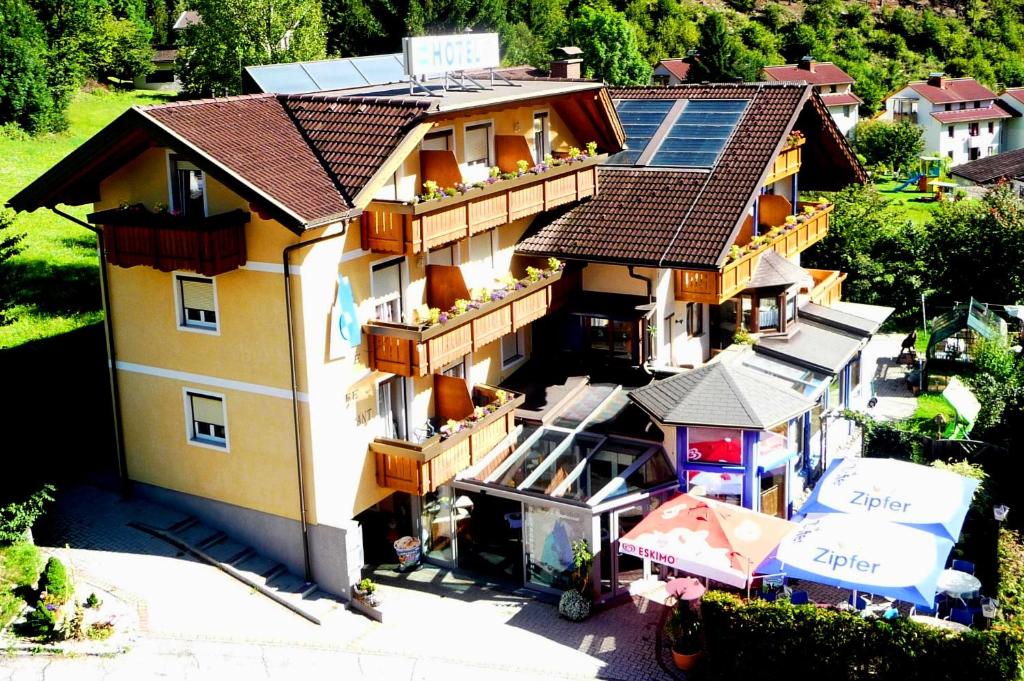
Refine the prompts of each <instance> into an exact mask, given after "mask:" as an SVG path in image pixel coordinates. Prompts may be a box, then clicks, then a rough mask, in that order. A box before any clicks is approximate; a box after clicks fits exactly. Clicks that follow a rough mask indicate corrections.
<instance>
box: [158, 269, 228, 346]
mask: <svg viewBox="0 0 1024 681" xmlns="http://www.w3.org/2000/svg"><path fill="white" fill-rule="evenodd" d="M180 277H185V278H186V279H208V280H209V281H210V285H211V286H213V313H214V314H215V315H216V316H217V321H216V322H214V323H213V325H212V326H206V324H207V322H199V323H198V324H188V323H186V320H185V301H184V300H183V299H182V296H181V284H179V283H178V280H179V278H180ZM171 286H172V287H173V288H174V325H175V326H176V327H177V329H178V331H188V332H189V333H205V334H206V335H208V336H219V335H220V327H221V322H222V321H223V318H222V317H221V313H220V300H219V298H218V297H217V278H216V277H206V276H203V275H202V274H197V273H196V272H188V271H185V270H177V271H175V272H172V273H171Z"/></svg>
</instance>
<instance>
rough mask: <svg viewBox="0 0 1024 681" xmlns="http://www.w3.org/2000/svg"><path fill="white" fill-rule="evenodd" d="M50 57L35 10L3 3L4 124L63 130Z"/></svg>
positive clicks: (0, 80)
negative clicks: (52, 87) (49, 67)
mask: <svg viewBox="0 0 1024 681" xmlns="http://www.w3.org/2000/svg"><path fill="white" fill-rule="evenodd" d="M47 55H48V50H47V46H46V37H45V33H44V32H43V27H42V25H41V24H40V23H39V21H38V20H37V19H36V17H35V15H34V14H33V12H32V8H31V7H29V6H28V4H27V3H25V2H24V0H0V124H4V123H14V124H16V125H18V126H21V127H22V128H24V129H25V130H27V131H29V132H40V131H46V130H52V129H54V128H58V127H60V125H61V121H62V118H61V116H60V112H59V110H58V109H57V107H56V106H55V105H54V101H53V93H52V92H51V91H50V88H49V86H48V83H47V68H46V67H47V63H46V59H47ZM0 224H3V223H0ZM3 226H5V227H6V226H7V225H6V224H3Z"/></svg>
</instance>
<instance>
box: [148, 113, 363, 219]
mask: <svg viewBox="0 0 1024 681" xmlns="http://www.w3.org/2000/svg"><path fill="white" fill-rule="evenodd" d="M142 113H143V114H144V115H145V116H147V117H149V118H152V119H153V120H155V121H156V122H157V123H159V124H160V125H161V126H163V127H164V128H165V129H166V130H168V131H169V132H170V133H171V134H172V135H174V136H175V137H178V138H180V139H181V140H182V141H184V142H185V143H186V144H187V145H188V146H189V147H191V148H193V149H195V150H196V151H198V152H200V153H202V154H205V155H206V156H207V157H209V158H210V159H211V160H213V161H214V162H215V163H217V164H219V165H221V166H223V167H224V168H225V169H226V170H227V171H228V172H229V173H230V174H232V175H233V176H235V177H237V178H239V179H240V180H241V181H243V182H245V183H246V184H248V185H250V186H252V187H253V188H255V189H257V190H258V191H259V192H260V193H262V194H264V195H266V196H268V197H269V198H270V199H272V200H273V201H276V202H277V203H278V204H280V205H281V206H284V207H287V208H288V210H289V211H290V212H292V213H294V214H295V215H296V216H297V217H299V218H300V219H301V221H302V222H305V223H317V222H320V221H323V220H329V219H330V218H332V217H335V216H339V215H341V214H343V213H346V212H347V211H348V210H349V209H350V208H352V205H351V204H350V203H349V202H348V201H347V200H346V199H345V198H344V197H343V196H342V195H341V193H340V192H339V191H338V189H337V188H336V187H335V185H334V182H333V181H332V180H331V177H330V176H329V175H328V174H327V171H326V169H325V168H324V166H323V165H322V164H321V163H320V161H319V160H318V159H317V157H316V154H315V153H314V152H313V150H312V149H311V148H310V147H309V145H308V144H306V141H305V140H304V139H303V138H302V133H301V132H300V131H299V129H298V128H297V127H296V125H295V123H294V122H293V121H292V119H291V117H289V115H288V112H287V111H285V108H284V107H283V106H282V105H281V102H280V101H279V100H278V98H277V97H275V96H273V95H249V96H242V97H236V98H230V99H226V100H216V99H213V100H205V101H198V102H182V103H175V104H165V105H160V106H153V107H146V108H144V109H142ZM199 165H200V166H202V163H201V162H199Z"/></svg>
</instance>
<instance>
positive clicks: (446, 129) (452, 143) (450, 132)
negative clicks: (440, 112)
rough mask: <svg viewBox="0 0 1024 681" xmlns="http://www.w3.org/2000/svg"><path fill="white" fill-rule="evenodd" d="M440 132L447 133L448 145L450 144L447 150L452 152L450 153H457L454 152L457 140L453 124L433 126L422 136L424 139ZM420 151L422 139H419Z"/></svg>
mask: <svg viewBox="0 0 1024 681" xmlns="http://www.w3.org/2000/svg"><path fill="white" fill-rule="evenodd" d="M441 134H445V135H448V142H449V145H450V146H449V148H448V151H450V152H452V154H455V153H457V152H456V148H457V147H458V141H457V140H456V139H455V126H454V125H448V126H445V127H443V128H433V129H431V130H429V131H428V132H427V134H426V135H424V136H423V139H424V140H425V139H426V138H427V137H431V136H435V135H441ZM420 151H423V141H422V140H421V141H420Z"/></svg>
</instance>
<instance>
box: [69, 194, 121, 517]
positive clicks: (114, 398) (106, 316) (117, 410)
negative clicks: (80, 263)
mask: <svg viewBox="0 0 1024 681" xmlns="http://www.w3.org/2000/svg"><path fill="white" fill-rule="evenodd" d="M50 210H52V211H53V212H54V213H56V214H57V215H59V216H61V217H62V218H64V219H65V220H69V221H71V222H73V223H75V224H76V225H78V226H79V227H85V228H86V229H88V230H89V231H90V232H92V233H93V234H95V235H96V250H97V251H98V253H99V256H100V291H101V292H102V294H103V330H104V336H105V339H106V344H107V367H108V372H109V376H110V399H111V402H112V405H111V406H112V410H113V416H114V446H115V448H116V449H117V475H118V479H119V482H120V485H121V496H123V497H127V496H128V494H129V491H130V490H129V487H128V461H127V459H126V458H125V450H124V429H123V427H122V426H121V391H120V389H119V388H118V387H117V365H116V364H115V360H116V353H115V351H114V324H113V321H112V320H111V318H110V286H109V284H108V282H107V249H106V248H105V247H104V245H103V230H102V229H101V228H99V227H96V226H94V225H90V224H89V223H88V222H85V221H83V220H80V219H79V218H76V217H75V216H74V215H70V214H68V213H65V212H64V211H62V210H61V209H59V208H57V207H56V206H53V207H51V208H50Z"/></svg>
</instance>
